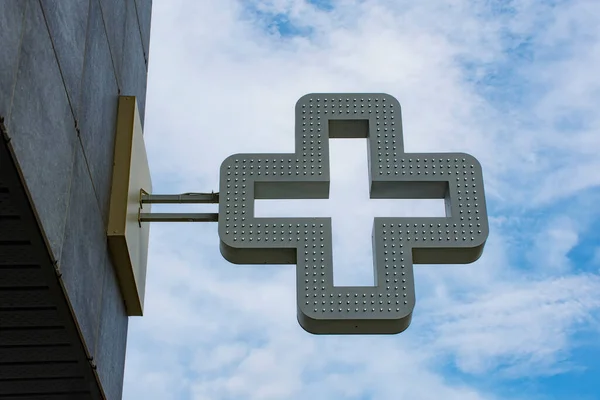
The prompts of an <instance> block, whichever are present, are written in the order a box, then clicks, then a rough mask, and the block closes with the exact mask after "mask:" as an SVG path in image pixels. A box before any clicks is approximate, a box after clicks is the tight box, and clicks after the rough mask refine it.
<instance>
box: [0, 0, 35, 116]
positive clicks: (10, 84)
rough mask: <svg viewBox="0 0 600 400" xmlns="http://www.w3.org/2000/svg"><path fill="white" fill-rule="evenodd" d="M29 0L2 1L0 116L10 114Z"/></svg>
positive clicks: (0, 11)
mask: <svg viewBox="0 0 600 400" xmlns="http://www.w3.org/2000/svg"><path fill="white" fill-rule="evenodd" d="M29 1H30V0H29ZM29 1H25V0H21V1H7V0H4V1H0V43H2V57H0V116H4V117H7V116H8V115H9V108H10V103H11V100H12V93H13V89H14V86H15V79H16V76H17V61H18V59H19V57H18V55H19V45H20V43H21V34H22V32H23V30H22V28H23V17H24V15H25V8H26V6H27V3H28V2H29Z"/></svg>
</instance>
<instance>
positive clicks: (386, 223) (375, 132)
mask: <svg viewBox="0 0 600 400" xmlns="http://www.w3.org/2000/svg"><path fill="white" fill-rule="evenodd" d="M295 131H296V151H295V153H292V154H236V155H233V156H230V157H228V158H227V159H226V160H225V161H224V162H223V163H222V165H221V171H220V173H221V176H220V185H221V187H220V202H219V237H220V240H221V253H222V254H223V256H224V257H225V259H227V260H229V261H230V262H233V263H236V264H296V265H297V267H296V271H297V272H296V279H297V299H298V322H299V323H300V325H301V326H302V327H303V328H304V329H305V330H306V331H308V332H311V333H317V334H384V333H399V332H402V331H403V330H405V329H406V328H407V327H408V325H409V324H410V320H411V316H412V311H413V309H414V306H415V291H414V278H413V267H412V266H413V264H417V263H421V264H425V263H426V264H458V263H470V262H473V261H475V260H477V259H478V258H479V257H480V255H481V253H482V251H483V247H484V244H485V241H486V239H487V235H488V221H487V213H486V206H485V197H484V191H483V179H482V172H481V166H480V164H479V162H478V161H477V160H476V159H475V158H474V157H473V156H470V155H468V154H464V153H424V154H418V153H405V152H404V146H403V139H402V120H401V110H400V104H399V103H398V101H397V100H396V99H395V98H394V97H392V96H390V95H387V94H372V93H371V94H367V93H355V94H308V95H306V96H303V97H302V98H301V99H300V100H299V101H298V102H297V104H296V127H295ZM329 138H368V152H369V179H370V195H371V198H387V199H402V198H410V199H424V198H444V199H445V202H446V217H445V218H433V217H422V218H417V217H415V218H374V223H373V243H372V246H373V253H374V257H373V267H374V271H375V281H376V286H374V287H362V286H361V287H358V286H357V287H341V286H334V285H333V265H332V234H331V219H330V218H255V217H254V199H314V198H327V197H328V196H329V140H328V139H329ZM340 207H344V205H343V204H340ZM348 218H352V210H351V209H349V210H348ZM364 245H365V246H367V245H368V244H366V243H365V244H364Z"/></svg>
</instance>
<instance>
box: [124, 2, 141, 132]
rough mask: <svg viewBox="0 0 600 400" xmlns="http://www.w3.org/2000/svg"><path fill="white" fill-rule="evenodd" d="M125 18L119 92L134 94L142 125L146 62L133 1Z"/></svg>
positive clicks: (129, 4) (127, 94) (126, 94)
mask: <svg viewBox="0 0 600 400" xmlns="http://www.w3.org/2000/svg"><path fill="white" fill-rule="evenodd" d="M127 4H128V6H127V19H126V23H125V37H124V44H123V60H122V62H121V73H120V74H119V76H120V77H121V81H120V84H121V85H120V88H121V94H122V95H125V96H135V97H136V98H137V102H138V108H139V112H140V118H141V120H142V126H143V125H144V115H145V110H146V72H145V71H146V62H145V60H144V49H143V48H142V37H141V33H140V27H139V24H138V19H137V15H136V12H135V3H134V2H133V1H131V2H127Z"/></svg>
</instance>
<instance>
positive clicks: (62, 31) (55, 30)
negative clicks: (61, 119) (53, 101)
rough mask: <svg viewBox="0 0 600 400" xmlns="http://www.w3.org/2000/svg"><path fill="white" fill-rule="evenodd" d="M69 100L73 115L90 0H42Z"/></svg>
mask: <svg viewBox="0 0 600 400" xmlns="http://www.w3.org/2000/svg"><path fill="white" fill-rule="evenodd" d="M41 4H42V8H43V10H44V16H45V18H46V23H47V25H48V30H49V32H50V36H51V37H52V43H53V45H54V50H55V52H56V56H57V57H58V63H59V65H60V68H61V71H62V76H63V78H64V81H65V84H66V88H67V93H68V95H69V100H70V101H71V105H72V108H73V111H74V112H75V115H77V109H78V103H79V94H80V86H81V75H82V72H83V55H84V50H85V32H86V30H87V25H88V10H89V4H90V0H68V1H64V0H42V1H41Z"/></svg>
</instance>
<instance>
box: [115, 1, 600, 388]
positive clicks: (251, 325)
mask: <svg viewBox="0 0 600 400" xmlns="http://www.w3.org/2000/svg"><path fill="white" fill-rule="evenodd" d="M486 4H488V3H487V2H478V1H466V0H464V1H461V0H458V1H452V2H446V3H444V4H442V3H440V2H434V1H419V2H410V1H398V2H396V1H383V0H375V1H358V0H340V1H337V2H334V5H333V6H334V10H333V11H327V10H322V9H319V8H318V7H315V6H314V5H311V4H310V3H308V2H306V1H292V0H279V1H275V0H272V1H263V2H258V1H252V2H238V1H233V0H223V1H218V2H215V1H208V0H206V1H183V0H178V1H169V2H154V10H153V22H152V23H153V28H152V38H151V51H150V74H149V87H148V99H147V113H146V140H147V146H148V150H149V157H150V162H151V167H152V171H153V174H154V177H155V178H154V184H155V191H157V192H169V193H177V192H187V191H210V190H217V189H218V186H217V183H218V168H219V166H220V163H221V161H222V160H223V159H225V158H226V157H227V156H228V155H230V154H232V153H244V152H248V153H260V152H269V153H276V152H291V151H293V143H294V139H293V118H294V104H295V102H296V100H297V99H298V98H299V97H300V96H302V95H303V94H305V93H308V92H387V93H390V94H392V95H394V96H395V97H397V98H398V99H399V101H400V103H401V104H402V112H403V125H404V132H405V148H406V150H407V151H410V152H417V151H436V152H437V151H442V152H444V151H448V152H451V151H466V152H470V153H472V154H474V155H475V156H476V157H477V158H479V159H480V160H481V161H482V163H483V166H484V175H485V179H486V193H487V195H488V203H489V205H490V209H489V211H490V213H492V214H493V215H492V218H491V219H490V221H491V222H490V223H491V235H490V239H489V241H488V244H487V246H486V250H485V252H484V255H483V257H482V258H481V259H480V261H479V262H477V263H475V264H471V265H466V266H444V265H438V266H417V267H416V281H417V283H416V285H417V308H416V310H415V315H414V320H413V324H412V325H411V327H410V328H409V329H408V330H407V331H406V332H405V333H403V334H401V335H398V336H393V337H388V336H383V337H381V336H365V337H342V336H336V337H327V336H312V335H309V334H307V333H305V332H304V331H302V329H301V328H300V327H299V326H298V323H297V322H296V298H295V273H294V267H293V266H263V265H258V266H245V265H232V264H229V263H227V262H225V261H224V260H223V259H222V257H221V256H220V254H219V250H218V236H217V232H216V226H214V225H207V224H201V225H156V224H155V225H153V226H152V237H151V252H150V263H149V271H148V287H147V292H146V293H147V299H146V307H145V309H146V315H145V316H144V317H143V318H141V319H133V320H132V321H131V323H130V336H129V343H128V356H127V357H128V358H127V366H126V385H125V398H126V399H128V398H144V399H149V400H151V399H161V400H162V399H170V398H173V399H179V398H185V399H187V398H189V399H195V400H201V399H210V400H218V399H230V398H231V399H233V398H235V399H238V398H240V399H290V400H291V399H304V398H307V397H312V398H314V399H318V400H320V399H331V398H340V399H341V398H344V399H365V398H369V399H370V398H373V399H395V398H416V399H435V400H437V399H440V398H443V399H461V400H463V399H492V398H498V397H502V396H499V395H498V394H497V393H495V392H494V388H493V387H483V386H478V385H474V384H472V383H468V382H466V381H464V382H462V381H461V379H460V376H458V375H452V374H450V373H446V372H444V368H445V367H447V366H449V365H450V366H452V365H454V366H455V367H456V368H457V370H458V371H459V372H460V373H463V374H467V375H473V376H480V375H481V374H490V373H491V372H494V371H496V372H498V371H500V372H501V373H502V374H501V375H500V376H501V377H499V378H498V379H500V380H501V379H510V377H514V376H536V375H548V374H554V373H559V372H561V371H565V370H568V369H569V368H573V367H574V365H575V364H576V362H574V363H572V362H570V359H569V354H570V350H571V349H572V346H573V344H572V342H571V340H570V335H571V334H572V333H573V332H576V331H578V330H579V329H583V327H589V326H594V325H596V327H597V324H596V323H595V322H594V320H593V317H592V316H594V315H597V312H598V309H599V308H600V300H599V299H600V296H599V295H598V293H600V278H599V277H598V275H594V274H588V275H571V274H569V273H570V271H571V270H570V267H571V265H570V264H571V263H572V261H570V260H569V259H568V258H567V257H566V254H567V253H568V251H569V250H570V249H572V248H573V247H574V246H575V245H577V243H578V239H579V232H581V231H582V228H581V226H580V225H579V224H580V222H581V221H582V220H584V219H585V218H586V215H585V210H586V209H585V208H583V207H580V208H581V210H580V211H579V212H569V213H568V215H563V216H561V215H559V214H557V213H552V214H551V215H549V219H548V222H547V225H542V226H538V225H536V226H528V225H527V221H525V222H524V221H523V220H522V219H521V218H522V217H523V216H524V215H525V216H527V215H528V214H527V213H528V212H529V211H530V210H531V208H532V207H533V206H538V205H541V204H554V203H555V202H556V201H558V200H559V199H569V196H573V195H574V194H575V193H577V192H579V191H581V190H586V189H589V188H590V187H593V186H594V185H597V184H598V181H597V179H596V178H595V176H596V175H597V174H594V173H593V171H597V170H598V168H597V167H600V166H597V165H596V161H594V160H595V159H597V157H596V156H595V155H596V152H594V151H593V150H592V149H594V148H597V147H598V145H599V144H600V142H598V140H597V137H598V135H596V134H594V132H595V130H597V128H599V127H600V120H599V119H598V117H597V116H596V114H594V113H593V112H591V111H590V108H589V104H597V103H598V100H600V98H599V95H598V88H599V87H600V85H599V84H598V81H597V79H598V78H597V76H596V75H595V74H594V72H593V65H594V63H595V62H596V61H597V60H598V52H597V51H596V50H597V49H598V48H600V47H598V46H599V45H598V43H600V41H599V40H598V35H597V34H594V32H596V31H595V30H594V29H595V28H594V26H597V21H598V16H597V15H598V14H600V13H596V14H594V13H593V12H591V9H593V8H595V9H597V8H598V6H597V5H595V4H596V3H595V2H593V1H587V2H586V1H580V2H574V3H573V5H565V6H563V8H562V9H553V8H551V7H549V6H542V5H540V4H539V2H536V1H532V0H530V1H526V2H519V3H518V4H513V7H515V10H514V12H513V14H512V15H508V14H507V15H491V14H490V12H489V11H488V10H486V7H487V6H486ZM250 5H252V6H254V7H256V8H259V9H261V10H262V11H263V12H266V13H269V12H270V13H274V14H276V13H281V14H285V15H286V16H287V18H288V19H289V21H290V23H292V24H296V25H297V26H299V27H300V28H301V29H300V30H301V31H302V29H308V30H309V31H310V32H311V33H310V35H309V36H307V37H300V36H296V37H286V36H285V35H283V36H282V35H278V34H276V33H273V28H271V33H270V34H269V33H268V31H266V30H265V27H267V26H268V25H269V22H268V21H267V20H266V19H265V18H266V17H265V16H264V14H263V15H262V16H258V15H256V14H252V13H249V12H248V11H247V8H248V7H249V6H250ZM244 6H246V7H244ZM261 18H262V19H261ZM574 25H578V27H577V32H583V33H590V35H591V36H589V37H588V36H586V40H587V42H586V44H585V46H583V45H581V46H576V45H575V44H573V43H572V42H570V41H569V35H570V33H569V32H571V31H570V30H571V29H574V28H573V26H574ZM540 27H543V29H542V30H540ZM583 33H582V35H583ZM508 34H510V35H512V36H513V37H518V38H530V39H531V40H532V41H533V44H534V45H535V46H538V48H540V49H542V50H543V51H545V52H547V53H548V54H547V56H548V60H544V62H543V64H538V63H536V62H531V63H529V64H527V65H524V66H515V69H516V70H517V71H516V72H517V73H518V74H522V75H523V76H524V77H525V79H529V80H530V81H532V82H534V83H536V84H537V85H539V90H538V92H539V99H536V100H535V101H534V102H533V103H532V104H529V107H528V108H527V109H519V108H518V107H513V108H510V107H509V108H508V111H507V110H506V109H505V108H502V107H498V106H497V105H496V104H495V103H494V102H493V101H491V100H490V99H488V98H486V97H484V96H483V95H482V94H481V87H482V86H483V87H486V85H488V83H487V81H488V80H489V79H490V77H489V74H488V73H489V71H490V70H493V69H494V66H495V65H499V64H500V63H503V62H506V61H507V60H508V59H509V55H508V53H507V52H506V50H507V47H511V46H513V45H515V43H512V42H511V43H509V44H507V39H506V37H507V35H508ZM510 35H509V36H510ZM594 35H595V36H594ZM517 41H518V40H517ZM561 41H563V42H565V41H566V42H567V43H568V46H569V47H568V51H567V50H565V51H562V52H560V53H557V54H559V55H560V56H561V57H558V58H555V59H551V58H550V50H551V49H554V47H553V46H554V45H555V44H556V43H562V42H561ZM585 49H590V51H588V52H585V51H584V50H585ZM553 51H555V52H556V49H554V50H553ZM552 54H555V53H552ZM463 62H465V63H470V64H472V65H473V68H472V72H470V73H469V74H468V75H466V74H465V69H464V63H463ZM596 64H597V62H596ZM477 82H479V83H477ZM489 85H491V83H490V84H489ZM594 100H595V103H594ZM566 106H569V107H571V108H572V109H574V110H576V111H578V112H582V113H584V115H585V118H586V119H587V120H589V123H588V124H587V125H585V126H584V127H583V128H581V129H574V130H572V131H571V132H570V133H569V134H568V135H569V136H568V137H567V136H565V134H564V132H562V131H561V130H560V129H558V128H556V126H555V118H554V117H555V116H556V115H558V114H557V113H558V112H559V111H561V110H563V109H565V107H566ZM352 154H355V153H352ZM356 154H359V153H356ZM340 165H342V163H339V164H336V165H334V172H335V170H336V168H338V167H339V166H340ZM343 167H344V168H343V169H340V170H338V172H335V174H336V177H337V178H339V179H340V182H342V185H341V186H340V188H339V193H340V196H342V197H344V196H346V193H347V191H348V185H349V186H350V187H352V186H353V185H358V184H361V183H364V179H366V176H362V175H360V176H359V177H356V176H355V175H354V174H355V173H356V172H355V171H358V170H359V169H360V168H362V166H361V164H360V163H358V162H356V161H355V159H353V158H351V157H350V158H348V159H347V160H345V163H344V165H343ZM592 169H593V170H592ZM573 171H575V172H577V174H576V175H573ZM338 173H339V174H338ZM344 185H346V186H344ZM335 190H337V189H335ZM371 203H373V202H371ZM371 203H369V202H368V201H367V200H366V199H362V200H360V199H358V200H356V199H350V200H348V201H347V202H345V203H344V207H343V208H341V207H338V208H340V209H339V210H332V212H336V213H337V214H335V215H336V216H334V221H335V220H336V219H335V218H338V219H337V220H339V221H341V222H340V224H341V225H340V226H341V227H342V229H341V230H340V231H341V232H342V234H340V236H338V237H336V238H335V240H336V241H337V242H341V243H347V242H348V241H350V242H352V243H356V240H364V235H361V234H360V232H365V231H367V232H368V234H370V228H368V224H369V221H368V220H362V219H361V218H359V217H358V216H355V217H351V218H344V217H343V215H344V213H346V214H347V215H353V214H357V212H358V211H360V213H361V214H368V215H373V214H374V213H375V212H376V211H377V210H376V208H386V207H388V206H382V207H376V206H373V205H372V204H371ZM589 204H592V203H589ZM589 207H590V206H589V205H588V209H589ZM515 210H516V211H515ZM298 211H302V206H301V207H299V208H298ZM405 211H406V212H407V213H410V214H411V215H414V214H415V213H423V214H425V215H430V213H433V214H435V213H436V212H437V211H436V209H434V208H432V207H431V205H429V204H423V203H413V204H409V205H408V207H407V209H406V210H405ZM361 220H362V222H361ZM364 221H367V222H366V223H365V222H364ZM515 227H517V228H515ZM530 238H534V239H533V241H532V242H533V244H532V246H531V248H528V249H523V242H526V239H527V240H529V239H530ZM342 239H344V240H342ZM527 243H528V242H527ZM343 246H344V247H343V248H340V249H337V250H336V251H337V252H338V253H339V254H343V256H344V257H346V259H347V260H353V261H352V262H353V263H354V264H357V265H358V264H362V265H365V264H368V265H371V263H372V262H371V260H370V251H369V249H368V248H367V247H369V246H370V243H368V245H367V246H364V245H361V246H356V245H355V246H354V249H352V248H350V245H348V244H346V245H343ZM515 251H521V252H523V254H522V256H526V255H527V253H528V254H529V257H530V260H540V263H542V264H544V268H546V269H547V271H550V269H551V272H548V273H545V274H540V275H533V274H534V272H539V270H535V268H529V267H531V265H529V264H528V265H527V268H526V269H525V268H524V267H525V265H521V264H522V263H524V262H526V261H527V259H526V257H520V258H519V259H517V258H518V257H517V258H515V256H514V254H513V253H514V252H515ZM523 259H525V261H523ZM352 262H351V261H348V262H347V263H348V264H351V263H352ZM361 276H363V275H361ZM361 279H362V278H361ZM500 383H501V381H498V384H500ZM523 397H524V398H527V396H526V395H524V396H523Z"/></svg>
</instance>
